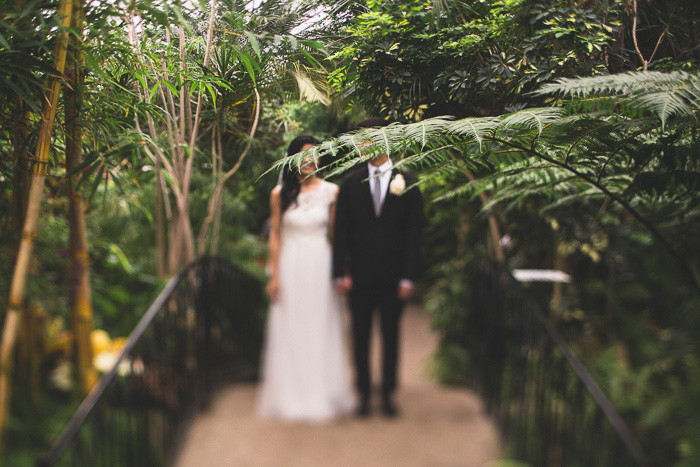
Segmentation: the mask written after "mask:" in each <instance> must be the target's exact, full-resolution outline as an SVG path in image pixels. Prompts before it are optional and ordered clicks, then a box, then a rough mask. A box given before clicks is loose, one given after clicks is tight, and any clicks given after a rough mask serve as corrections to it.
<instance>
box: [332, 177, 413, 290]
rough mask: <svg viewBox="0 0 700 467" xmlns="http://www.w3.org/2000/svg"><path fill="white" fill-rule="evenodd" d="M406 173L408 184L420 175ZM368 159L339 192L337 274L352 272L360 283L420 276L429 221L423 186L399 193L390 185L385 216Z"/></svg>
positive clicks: (336, 238) (385, 205) (336, 242)
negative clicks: (378, 209)
mask: <svg viewBox="0 0 700 467" xmlns="http://www.w3.org/2000/svg"><path fill="white" fill-rule="evenodd" d="M397 173H400V174H401V175H403V177H404V179H405V180H406V186H407V187H408V186H409V185H411V184H412V183H414V182H415V181H416V177H415V176H414V175H411V174H408V173H405V172H402V171H397V170H392V176H391V177H392V180H393V179H394V177H396V174H397ZM368 177H369V171H368V168H367V165H363V166H362V167H360V168H359V169H356V170H354V171H353V172H350V173H349V174H347V175H346V176H345V177H344V178H343V182H342V184H341V186H340V191H339V193H338V200H337V203H336V213H335V216H336V217H335V232H334V237H333V240H334V242H333V277H335V278H338V277H342V276H344V275H345V274H346V273H348V272H349V273H350V275H351V277H352V279H353V281H354V282H355V283H364V282H375V281H380V282H389V281H392V282H394V281H398V280H400V279H410V280H415V279H416V278H417V276H418V268H419V265H418V260H419V258H418V251H419V245H420V237H421V229H422V224H423V198H422V196H421V193H420V190H418V188H413V189H411V190H406V191H404V192H403V193H402V194H401V195H394V194H392V193H391V190H389V189H388V188H387V190H388V191H387V193H386V197H385V199H384V204H383V206H382V213H381V215H380V217H379V218H377V217H376V215H375V214H374V207H373V204H372V195H371V193H370V189H369V184H368V182H367V179H368Z"/></svg>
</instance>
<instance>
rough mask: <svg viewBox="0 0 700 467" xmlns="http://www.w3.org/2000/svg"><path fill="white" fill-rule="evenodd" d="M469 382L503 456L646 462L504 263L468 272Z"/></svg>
mask: <svg viewBox="0 0 700 467" xmlns="http://www.w3.org/2000/svg"><path fill="white" fill-rule="evenodd" d="M467 277H468V282H469V290H470V297H469V299H468V305H467V306H468V310H467V313H466V314H465V315H464V316H465V319H466V322H465V331H464V332H465V333H466V334H465V335H464V336H463V342H465V346H466V347H467V350H468V353H469V360H470V366H469V368H470V370H469V373H470V375H469V380H470V381H471V384H473V386H474V388H475V389H477V390H478V391H479V392H480V394H481V396H482V397H483V399H484V403H485V405H486V409H487V411H488V413H489V414H490V415H491V416H492V417H493V419H494V420H495V422H496V423H497V424H498V425H499V428H500V431H501V434H502V436H503V438H504V441H505V444H506V453H505V455H506V456H508V457H511V458H515V459H518V460H521V461H525V462H527V463H528V464H530V465H534V466H538V467H539V466H567V467H572V466H581V467H590V466H596V467H600V466H615V467H618V466H629V465H635V466H636V465H642V466H648V465H651V463H650V460H649V458H648V457H647V456H646V454H645V453H644V451H643V450H642V448H641V446H640V444H639V442H638V441H637V439H636V438H635V436H634V435H633V434H632V433H631V431H630V430H629V429H628V427H627V426H626V425H625V423H624V421H623V420H622V418H621V417H620V416H619V415H618V413H617V412H616V411H615V409H614V408H613V406H612V404H611V403H610V401H609V400H608V399H607V397H606V396H605V394H604V393H603V392H602V391H601V389H600V388H599V386H598V385H597V384H596V382H595V380H594V379H593V378H592V377H591V375H590V374H589V373H588V372H587V371H586V369H585V368H584V366H583V365H582V364H581V362H580V361H579V359H578V358H577V357H576V356H575V355H574V354H573V353H572V351H571V349H570V348H569V346H568V345H567V343H566V342H565V340H564V338H563V337H562V335H561V334H560V333H559V332H558V331H557V329H556V328H555V327H554V326H553V325H552V324H551V323H550V321H549V319H548V318H547V317H546V315H545V314H544V313H543V312H542V309H541V307H540V306H539V304H538V303H536V301H535V300H534V299H533V298H532V297H530V296H529V295H528V294H527V293H526V291H525V290H524V289H523V287H522V286H521V285H520V284H519V283H518V282H517V281H516V280H515V279H514V278H513V276H512V275H511V273H510V272H509V271H508V270H507V269H506V268H505V267H504V266H502V265H500V264H499V263H495V262H481V263H479V262H475V263H472V264H471V265H469V267H468V270H467Z"/></svg>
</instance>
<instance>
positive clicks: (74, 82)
mask: <svg viewBox="0 0 700 467" xmlns="http://www.w3.org/2000/svg"><path fill="white" fill-rule="evenodd" d="M78 2H79V0H78ZM79 9H80V4H79V3H78V4H77V5H76V10H77V11H79ZM78 16H79V13H76V14H75V15H74V19H75V20H76V21H74V23H73V26H74V28H75V29H76V30H77V31H81V30H82V26H83V25H82V21H78ZM70 42H71V46H72V51H73V54H72V55H71V57H70V58H69V60H70V62H71V63H70V65H69V69H68V72H67V74H66V78H67V82H68V86H67V87H66V89H65V91H64V99H65V120H66V170H67V171H68V173H70V172H72V171H73V170H74V169H75V168H76V167H77V166H78V165H79V164H80V162H81V161H82V136H83V128H82V121H81V114H80V110H81V106H82V88H83V82H84V79H83V76H84V75H83V73H84V71H83V63H82V52H81V47H82V45H81V43H80V39H79V38H78V37H76V36H75V35H71V41H70ZM79 182H80V175H79V174H73V175H71V176H70V177H69V179H68V183H67V192H68V212H69V216H68V217H69V220H70V258H71V266H70V275H69V277H70V283H69V291H68V304H69V306H70V318H71V328H72V334H73V345H74V348H75V364H76V365H75V366H76V368H77V374H78V379H79V382H80V388H81V391H82V393H83V395H85V394H87V393H88V392H89V391H90V389H91V388H92V386H94V384H95V383H96V382H97V371H96V370H95V367H94V365H93V363H92V358H93V355H92V345H91V343H90V335H91V334H92V321H93V313H92V296H91V295H92V294H91V288H90V266H89V256H88V242H87V229H86V227H85V207H84V204H83V200H82V197H81V195H80V190H79V188H78V184H79Z"/></svg>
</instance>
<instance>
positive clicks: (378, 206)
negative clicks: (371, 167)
mask: <svg viewBox="0 0 700 467" xmlns="http://www.w3.org/2000/svg"><path fill="white" fill-rule="evenodd" d="M372 183H373V184H374V187H373V188H374V189H373V190H372V201H373V202H374V214H375V215H376V216H377V217H379V213H381V212H382V181H381V178H380V176H379V169H376V170H375V171H374V180H372Z"/></svg>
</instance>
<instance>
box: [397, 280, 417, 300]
mask: <svg viewBox="0 0 700 467" xmlns="http://www.w3.org/2000/svg"><path fill="white" fill-rule="evenodd" d="M411 294H413V282H411V281H409V280H406V279H403V280H401V281H400V282H399V287H398V290H397V291H396V295H398V297H399V300H403V301H406V300H408V299H409V298H410V297H411Z"/></svg>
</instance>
